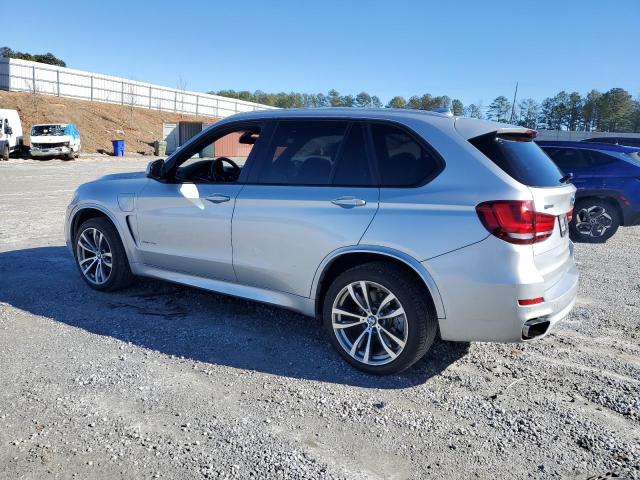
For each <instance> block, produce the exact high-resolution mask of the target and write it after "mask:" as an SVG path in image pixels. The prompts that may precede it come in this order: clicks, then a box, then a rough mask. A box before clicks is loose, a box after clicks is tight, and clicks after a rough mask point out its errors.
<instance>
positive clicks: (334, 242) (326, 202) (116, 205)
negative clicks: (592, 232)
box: [65, 109, 578, 374]
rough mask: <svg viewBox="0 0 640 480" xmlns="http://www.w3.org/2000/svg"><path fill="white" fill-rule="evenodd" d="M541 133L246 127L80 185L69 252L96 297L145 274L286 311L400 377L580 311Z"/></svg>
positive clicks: (567, 191)
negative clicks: (455, 344)
mask: <svg viewBox="0 0 640 480" xmlns="http://www.w3.org/2000/svg"><path fill="white" fill-rule="evenodd" d="M534 136H535V132H533V131H531V130H527V129H524V128H521V127H513V126H509V125H504V124H498V123H493V122H489V121H483V120H477V119H469V118H456V117H452V116H451V115H446V114H441V113H429V112H421V111H415V110H390V109H375V110H366V109H315V110H268V111H260V112H251V113H243V114H239V115H235V116H233V117H229V118H226V119H224V120H221V121H219V122H217V123H216V124H215V125H213V126H212V127H210V128H208V129H207V130H205V131H204V132H202V133H201V134H199V135H198V136H197V137H194V138H193V139H191V140H189V141H188V142H187V143H186V144H185V145H183V146H182V147H181V148H180V149H179V150H177V151H176V152H175V153H174V154H172V155H171V156H170V157H168V158H167V159H166V160H155V161H153V162H151V163H150V164H149V166H148V167H147V172H146V174H144V173H130V174H116V175H108V176H106V177H103V178H100V179H98V180H95V181H93V182H90V183H87V184H84V185H82V186H80V187H79V188H78V190H77V191H76V193H75V195H74V197H73V200H72V202H71V204H70V205H69V207H68V209H67V215H66V222H65V225H66V239H67V243H68V245H69V248H70V249H71V251H72V253H73V255H74V258H75V260H76V263H77V265H78V269H79V271H80V274H81V275H82V278H83V279H84V280H85V281H86V282H87V283H88V284H89V285H90V286H91V287H92V288H95V289H97V290H116V289H119V288H123V287H125V286H127V285H128V284H129V283H130V281H131V280H132V277H133V275H140V276H146V277H155V278H160V279H166V280H170V281H172V282H178V283H182V284H185V285H191V286H194V287H198V288H202V289H206V290H211V291H216V292H221V293H224V294H229V295H234V296H238V297H243V298H248V299H252V300H257V301H260V302H266V303H270V304H274V305H280V306H282V307H285V308H289V309H292V310H296V311H298V312H302V313H304V314H307V315H310V316H317V317H319V318H321V319H322V322H323V324H324V328H325V329H326V331H327V333H328V336H329V339H330V341H331V343H332V344H333V345H334V347H335V348H336V349H337V351H338V352H339V353H340V355H342V356H343V357H344V358H345V359H346V360H347V361H348V362H349V363H351V364H352V365H354V366H355V367H357V368H360V369H362V370H364V371H366V372H370V373H377V374H388V373H395V372H399V371H401V370H403V369H405V368H407V367H409V366H410V365H412V364H413V363H415V362H416V361H417V360H418V359H420V358H421V357H422V356H423V355H424V354H425V353H426V352H427V351H428V350H429V348H430V347H431V345H432V343H433V341H434V339H435V338H436V337H437V336H440V337H441V338H442V339H445V340H452V341H498V342H519V341H524V340H530V339H533V338H536V337H541V336H544V335H545V334H546V333H547V332H548V331H549V329H550V328H551V327H552V326H553V325H554V324H555V323H556V322H557V321H558V320H560V319H562V318H563V317H565V316H566V315H567V314H568V313H569V311H570V310H571V308H572V307H573V304H574V301H575V298H576V290H577V282H578V273H577V270H576V266H575V264H574V258H573V245H572V243H571V242H570V240H569V236H568V233H567V223H568V221H569V220H570V217H571V212H572V207H573V201H574V195H575V188H574V187H573V186H572V185H571V184H569V183H566V182H567V178H566V177H565V178H563V175H562V173H560V171H559V170H558V169H557V168H556V166H555V165H554V164H553V163H552V162H551V161H550V160H549V158H548V157H547V156H546V155H545V154H544V153H543V152H542V150H540V148H539V147H538V146H537V145H536V144H535V143H534V142H533V141H532V139H533V137H534Z"/></svg>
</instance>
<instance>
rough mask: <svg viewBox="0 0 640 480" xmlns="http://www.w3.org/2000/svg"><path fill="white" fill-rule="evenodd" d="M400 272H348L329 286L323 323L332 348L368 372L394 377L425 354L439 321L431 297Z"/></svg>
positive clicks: (384, 268) (382, 266)
mask: <svg viewBox="0 0 640 480" xmlns="http://www.w3.org/2000/svg"><path fill="white" fill-rule="evenodd" d="M426 295H427V294H426V293H425V291H424V289H422V288H419V285H416V280H415V278H414V277H412V276H411V275H409V274H407V273H406V272H405V271H404V270H403V269H401V268H399V267H397V266H395V265H392V264H389V263H386V262H372V263H368V264H364V265H360V266H357V267H354V268H351V269H349V270H347V271H346V272H344V273H342V274H341V275H339V276H338V277H337V278H336V279H335V280H334V281H333V283H332V284H331V286H330V287H329V289H328V291H327V294H326V297H325V299H324V308H323V323H324V328H325V331H326V333H327V334H328V336H329V340H330V342H331V344H332V345H333V346H334V347H335V348H336V350H337V351H338V353H339V354H340V355H341V356H342V357H343V358H344V359H345V360H346V361H347V362H349V363H350V364H351V365H353V366H354V367H356V368H358V369H360V370H363V371H365V372H367V373H373V374H377V375H386V374H393V373H398V372H401V371H403V370H405V369H406V368H408V367H410V366H411V365H413V364H414V363H415V362H416V361H418V360H419V359H420V358H422V357H423V356H424V354H425V353H426V352H427V350H429V348H430V347H431V345H432V344H433V341H434V339H435V337H436V332H437V320H436V316H435V313H434V312H433V308H432V306H431V302H430V299H429V298H428V297H427V296H426Z"/></svg>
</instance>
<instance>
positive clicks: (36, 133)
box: [31, 125, 65, 137]
mask: <svg viewBox="0 0 640 480" xmlns="http://www.w3.org/2000/svg"><path fill="white" fill-rule="evenodd" d="M64 134H65V128H64V126H62V125H36V126H35V127H33V128H32V129H31V136H32V137H40V136H48V135H53V136H56V137H59V136H61V135H64Z"/></svg>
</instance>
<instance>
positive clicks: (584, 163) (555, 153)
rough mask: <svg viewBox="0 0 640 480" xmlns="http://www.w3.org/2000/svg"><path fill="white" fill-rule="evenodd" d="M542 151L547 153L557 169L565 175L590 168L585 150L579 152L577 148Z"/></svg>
mask: <svg viewBox="0 0 640 480" xmlns="http://www.w3.org/2000/svg"><path fill="white" fill-rule="evenodd" d="M544 151H545V152H547V154H548V155H549V157H551V160H553V162H554V163H555V164H556V165H557V166H558V168H559V169H560V170H562V171H563V172H565V173H569V172H573V170H574V169H582V168H588V167H589V166H590V162H589V157H588V156H587V155H586V153H587V151H586V150H580V149H578V148H555V149H546V148H545V149H544Z"/></svg>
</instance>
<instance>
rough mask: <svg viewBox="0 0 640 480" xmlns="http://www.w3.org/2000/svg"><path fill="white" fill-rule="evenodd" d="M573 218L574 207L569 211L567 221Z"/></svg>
mask: <svg viewBox="0 0 640 480" xmlns="http://www.w3.org/2000/svg"><path fill="white" fill-rule="evenodd" d="M572 219H573V208H572V209H571V210H569V211H568V212H567V222H569V223H570V222H571V220H572Z"/></svg>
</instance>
